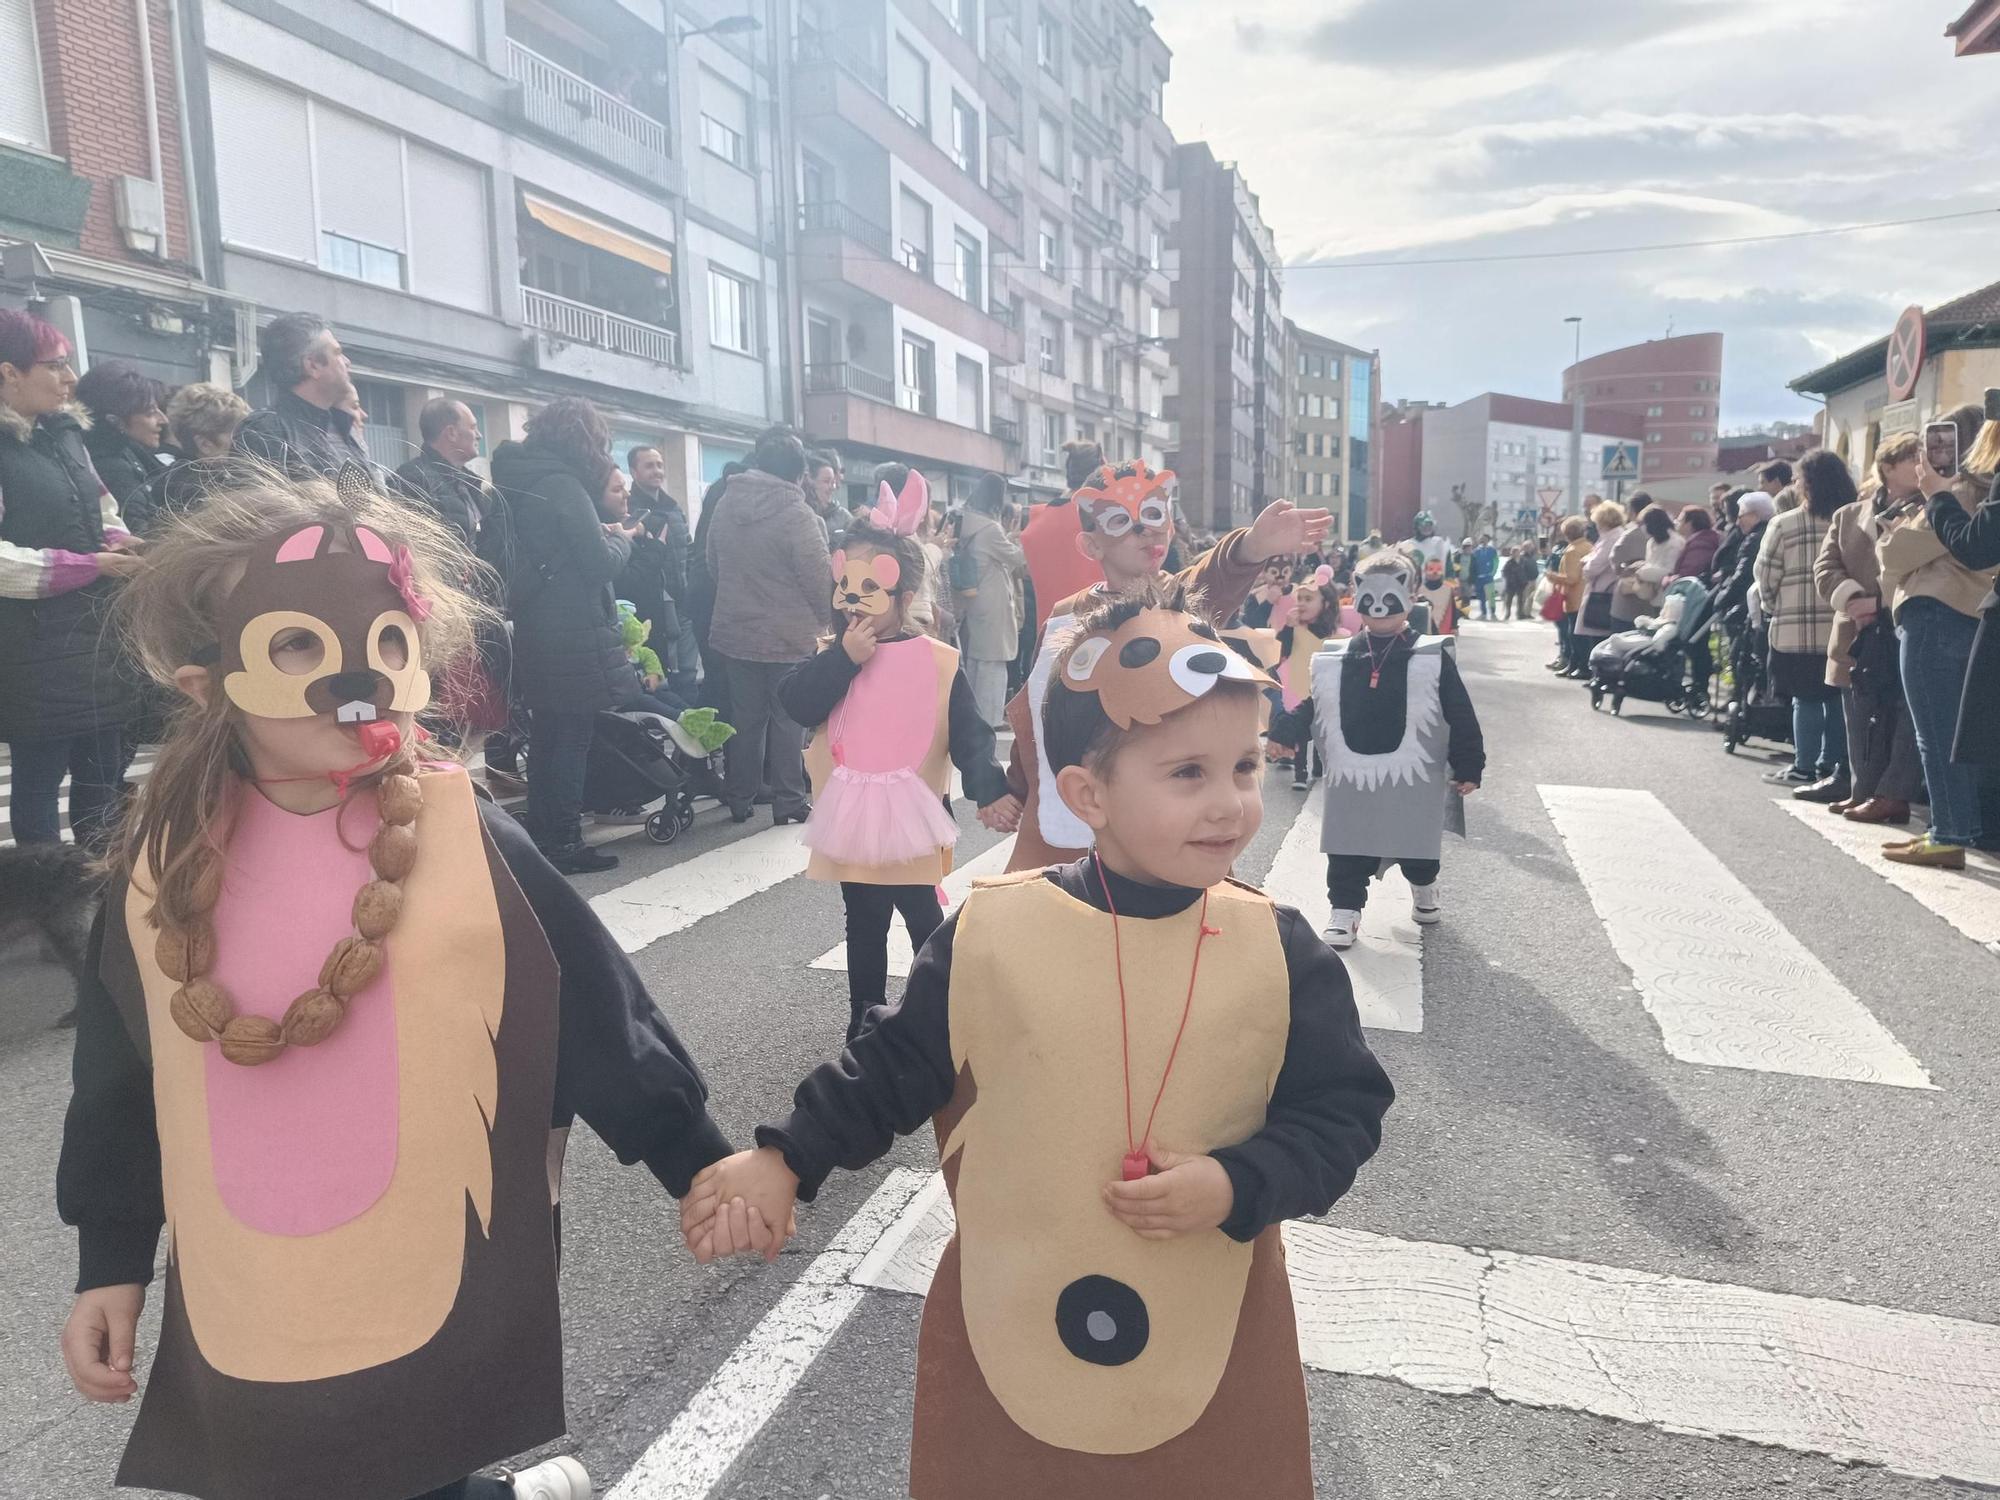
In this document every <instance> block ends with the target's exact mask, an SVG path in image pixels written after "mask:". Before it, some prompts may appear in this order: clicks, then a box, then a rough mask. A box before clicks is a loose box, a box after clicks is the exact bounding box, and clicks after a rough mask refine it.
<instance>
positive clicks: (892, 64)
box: [889, 36, 931, 135]
mask: <svg viewBox="0 0 2000 1500" xmlns="http://www.w3.org/2000/svg"><path fill="white" fill-rule="evenodd" d="M889 104H890V106H891V107H892V108H893V109H894V110H895V111H896V113H897V114H899V115H901V116H902V117H903V118H904V119H906V120H908V121H909V122H910V123H911V124H912V125H914V126H916V127H917V129H919V130H921V131H923V132H924V134H926V135H929V134H930V129H931V65H930V64H929V63H928V62H926V61H925V60H924V55H923V53H921V52H919V51H917V49H916V48H915V47H912V46H911V45H910V44H909V43H908V42H906V41H904V40H903V38H902V37H900V36H898V37H897V38H896V39H895V42H894V44H893V45H892V46H891V47H890V48H889Z"/></svg>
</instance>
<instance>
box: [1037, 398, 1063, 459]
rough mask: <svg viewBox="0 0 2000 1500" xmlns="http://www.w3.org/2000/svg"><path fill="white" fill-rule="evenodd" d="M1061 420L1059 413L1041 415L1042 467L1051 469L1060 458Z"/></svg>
mask: <svg viewBox="0 0 2000 1500" xmlns="http://www.w3.org/2000/svg"><path fill="white" fill-rule="evenodd" d="M1064 441H1065V439H1064V437H1063V418H1062V413H1061V412H1059V411H1045V412H1043V413H1042V466H1043V467H1044V468H1049V469H1053V468H1054V467H1055V466H1056V464H1057V462H1058V460H1060V459H1061V457H1062V445H1063V443H1064Z"/></svg>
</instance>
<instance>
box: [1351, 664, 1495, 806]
mask: <svg viewBox="0 0 2000 1500" xmlns="http://www.w3.org/2000/svg"><path fill="white" fill-rule="evenodd" d="M1380 639H1381V637H1380V636H1374V637H1364V638H1363V639H1362V640H1361V642H1360V644H1361V645H1362V646H1364V647H1365V646H1367V645H1368V643H1369V641H1370V640H1380ZM1416 644H1417V636H1416V633H1415V632H1414V631H1410V630H1405V631H1404V632H1403V633H1402V634H1401V635H1399V636H1397V637H1396V640H1395V644H1393V645H1392V646H1390V647H1389V649H1388V652H1387V654H1386V655H1384V656H1382V657H1381V658H1380V664H1381V666H1380V670H1381V678H1380V680H1379V681H1377V682H1375V683H1373V684H1372V685H1371V683H1370V681H1369V678H1370V674H1371V673H1373V672H1374V671H1375V670H1376V662H1377V658H1376V657H1375V656H1374V655H1372V654H1371V653H1370V652H1369V651H1368V650H1365V649H1364V650H1359V651H1357V650H1354V649H1352V648H1350V649H1349V651H1348V653H1347V655H1346V657H1345V658H1343V659H1342V661H1341V664H1340V672H1341V677H1340V730H1341V734H1342V736H1343V737H1344V738H1345V739H1346V741H1347V743H1348V744H1349V745H1350V746H1351V747H1352V748H1353V749H1354V751H1355V752H1356V753H1357V754H1360V755H1386V754H1388V753H1389V752H1390V751H1391V750H1394V749H1395V748H1396V746H1398V745H1399V744H1401V743H1402V740H1403V725H1404V714H1403V713H1400V712H1396V711H1395V707H1394V706H1395V705H1399V704H1407V703H1408V702H1409V693H1410V652H1411V650H1412V649H1413V648H1414V647H1415V646H1416ZM1438 701H1439V704H1440V706H1441V707H1442V708H1443V710H1444V723H1445V729H1446V731H1447V732H1448V735H1449V738H1448V739H1447V741H1446V743H1445V760H1446V761H1447V762H1448V763H1449V764H1450V766H1451V779H1452V780H1453V781H1469V782H1471V783H1472V784H1473V785H1475V786H1477V785H1478V784H1479V783H1480V782H1482V781H1484V780H1485V779H1486V736H1485V734H1484V732H1483V731H1482V730H1481V729H1480V727H1479V715H1478V714H1477V713H1476V712H1474V711H1473V707H1472V695H1471V694H1470V693H1468V692H1467V691H1466V690H1465V679H1464V678H1463V677H1461V676H1460V675H1459V671H1458V660H1457V658H1456V657H1454V656H1453V655H1452V653H1451V648H1450V647H1446V648H1445V651H1444V659H1443V660H1442V661H1441V662H1440V663H1439V666H1438ZM1374 705H1384V707H1382V708H1380V709H1377V708H1375V707H1374Z"/></svg>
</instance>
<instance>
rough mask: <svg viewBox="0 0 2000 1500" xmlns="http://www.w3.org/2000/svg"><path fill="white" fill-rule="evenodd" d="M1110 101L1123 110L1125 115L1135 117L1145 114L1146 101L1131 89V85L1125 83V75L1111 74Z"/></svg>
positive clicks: (1135, 90)
mask: <svg viewBox="0 0 2000 1500" xmlns="http://www.w3.org/2000/svg"><path fill="white" fill-rule="evenodd" d="M1111 99H1112V102H1113V103H1114V104H1117V105H1118V106H1119V107H1120V108H1122V109H1123V110H1125V112H1126V113H1127V114H1130V115H1133V116H1135V117H1136V116H1138V115H1143V114H1144V113H1145V112H1146V101H1145V100H1144V99H1143V98H1141V97H1140V95H1139V91H1138V90H1137V89H1135V88H1134V87H1132V85H1131V83H1130V82H1129V81H1127V79H1126V78H1125V75H1124V74H1122V73H1113V74H1112V75H1111Z"/></svg>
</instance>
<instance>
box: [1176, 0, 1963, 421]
mask: <svg viewBox="0 0 2000 1500" xmlns="http://www.w3.org/2000/svg"><path fill="white" fill-rule="evenodd" d="M1147 3H1148V4H1149V5H1150V6H1151V8H1152V11H1153V13H1154V16H1155V19H1156V21H1157V24H1158V26H1159V29H1160V32H1161V34H1162V35H1163V36H1164V37H1165V38H1166V40H1167V43H1168V45H1169V46H1171V47H1172V48H1173V50H1174V64H1173V81H1172V83H1171V85H1170V86H1169V89H1168V93H1167V118H1168V121H1169V123H1170V124H1171V125H1172V126H1173V127H1174V130H1175V133H1176V134H1177V135H1178V136H1179V138H1180V139H1181V140H1183V141H1187V140H1196V139H1206V140H1208V141H1209V142H1210V143H1211V145H1212V146H1213V147H1214V149H1215V151H1216V154H1217V155H1218V156H1221V157H1223V158H1225V159H1230V158H1233V159H1235V160H1236V161H1237V162H1238V163H1239V164H1240V165H1241V166H1242V168H1243V170H1244V172H1245V174H1246V176H1247V177H1248V179H1249V181H1250V185H1251V187H1252V188H1253V189H1254V190H1255V191H1256V192H1257V193H1258V194H1259V195H1260V196H1261V198H1262V201H1263V206H1264V213H1265V217H1266V219H1267V221H1268V222H1269V223H1270V224H1271V226H1272V228H1273V229H1274V230H1275V232H1276V234H1277V237H1278V248H1279V252H1280V253H1281V255H1283V257H1284V259H1285V260H1286V262H1287V263H1288V264H1294V265H1295V264H1296V263H1298V262H1302V261H1310V260H1328V259H1341V258H1347V259H1370V260H1373V259H1390V260H1395V259H1410V258H1423V257H1437V256H1474V255H1492V254H1499V253H1508V252H1540V251H1549V250H1569V249H1578V248H1585V247H1592V246H1624V245H1642V244H1655V243H1660V242H1676V241H1687V240H1707V239H1717V238H1725V237H1730V236H1738V235H1756V234H1777V233H1784V232H1788V231H1793V230H1799V229H1809V228H1817V227H1820V226H1828V225H1841V224H1854V223H1864V222H1876V221H1881V220H1885V219H1905V218H1914V217H1918V216H1923V215H1930V214H1943V213H1950V212H1954V211H1959V210H1965V209H1981V208H1983V209H2000V57H1988V58H1966V59H1958V58H1955V57H1953V55H1952V51H1951V44H1950V43H1949V42H1948V41H1947V40H1946V39H1945V37H1944V36H1943V31H1944V27H1945V25H1946V23H1947V22H1948V21H1950V20H1952V19H1953V18H1954V17H1956V16H1957V15H1958V14H1959V13H1960V12H1961V11H1962V10H1963V9H1964V0H1230V3H1218V0H1147ZM1995 280H2000V212H1995V213H1992V214H1990V215H1988V216H1987V217H1985V218H1983V219H1971V220H1965V221H1960V222H1956V223H1951V224H1942V225H1935V226H1931V227H1928V228H1922V229H1896V230H1876V231H1870V232H1868V233H1865V234H1854V235H1841V236H1827V237H1823V238H1817V239H1809V240H1794V241H1789V242H1780V243H1776V244H1765V245H1751V246H1742V247H1734V248H1728V249H1701V250H1682V251H1668V252H1656V253H1650V254H1642V255H1618V256H1604V257H1597V258H1585V259H1566V260H1555V261H1541V262H1517V263H1503V264H1487V265H1468V266H1401V267H1394V268H1390V269H1362V268H1354V269H1333V270H1311V269H1305V268H1303V267H1299V268H1298V269H1294V270H1293V271H1291V272H1290V273H1289V274H1288V276H1287V279H1286V285H1285V307H1286V311H1287V312H1289V313H1291V314H1292V315H1293V316H1294V317H1296V318H1298V319H1299V320H1300V321H1301V322H1303V323H1305V324H1307V325H1308V326H1310V327H1313V328H1316V329H1318V330H1320V331H1322V332H1324V333H1328V334H1331V335H1332V336H1334V337H1335V338H1339V339H1343V340H1345V341H1347V342H1348V343H1352V344H1357V345H1360V346H1362V347H1379V348H1380V349H1381V350H1382V360H1383V378H1384V385H1385V387H1386V394H1387V395H1388V396H1389V397H1390V398H1391V399H1395V398H1401V397H1412V398H1421V399H1426V400H1441V401H1459V400H1463V399H1465V398H1466V397H1468V396H1473V395H1477V394H1478V393H1479V392H1481V391H1484V390H1502V391H1510V392H1513V393H1516V394H1520V395H1530V396H1543V397H1549V398H1556V397H1559V396H1560V388H1559V387H1560V378H1561V370H1562V367H1563V366H1564V365H1566V364H1567V363H1568V362H1569V358H1570V351H1571V340H1572V336H1573V335H1572V331H1571V330H1570V329H1569V328H1567V327H1565V326H1564V324H1563V319H1564V318H1565V317H1566V316H1568V315H1570V314H1573V313H1574V314H1581V315H1582V316H1583V317H1584V319H1585V323H1584V351H1585V353H1586V354H1588V353H1590V352H1592V351H1594V350H1599V349H1605V348H1612V347H1616V346H1618V345H1621V344H1628V343H1634V342H1637V341H1639V340H1642V339H1646V338H1657V337H1660V336H1661V335H1663V334H1664V333H1666V332H1667V330H1668V329H1669V327H1671V328H1672V329H1673V330H1674V331H1676V332H1680V333H1695V332H1701V331H1706V330H1712V329H1720V330H1721V331H1722V332H1723V333H1725V334H1726V335H1727V339H1728V342H1727V355H1726V363H1725V368H1724V378H1723V395H1724V403H1725V404H1724V409H1723V427H1724V430H1725V431H1726V430H1731V429H1735V428H1740V427H1745V426H1749V425H1752V424H1756V423H1761V422H1765V421H1769V420H1772V419H1774V418H1790V419H1795V420H1804V419H1807V418H1809V417H1810V415H1811V413H1812V412H1813V411H1814V410H1815V409H1816V408H1815V406H1814V405H1813V403H1810V402H1807V401H1805V400H1803V399H1802V398H1800V397H1798V396H1795V395H1793V394H1792V393H1791V392H1790V391H1788V390H1787V389H1786V388H1785V385H1786V382H1787V381H1788V380H1790V379H1792V378H1793V377H1795V376H1797V375H1801V374H1803V373H1805V372H1806V371H1808V370H1810V369H1812V368H1814V367H1815V366H1817V365H1819V364H1821V363H1824V362H1825V360H1826V359H1828V358H1830V357H1832V356H1834V355H1837V354H1840V353H1844V352H1846V351H1847V350H1850V349H1852V348H1854V347H1856V346H1857V345H1859V344H1862V343H1865V342H1867V341H1868V340H1870V339H1873V338H1878V337H1880V336H1882V335H1883V334H1885V333H1887V332H1888V330H1889V328H1890V327H1891V325H1892V324H1893V323H1894V321H1895V318H1896V315H1897V313H1898V312H1899V311H1900V310H1901V309H1902V308H1904V307H1905V306H1907V305H1909V304H1910V303H1912V302H1921V303H1924V304H1926V305H1931V306H1934V305H1936V304H1937V303H1939V302H1942V301H1945V300H1947V299H1949V298H1951V297H1955V296H1957V295H1959V294H1960V293H1963V292H1966V291H1970V290H1972V289H1973V288H1975V287H1979V286H1983V285H1985V284H1987V283H1988V282H1991V281H1995Z"/></svg>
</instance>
